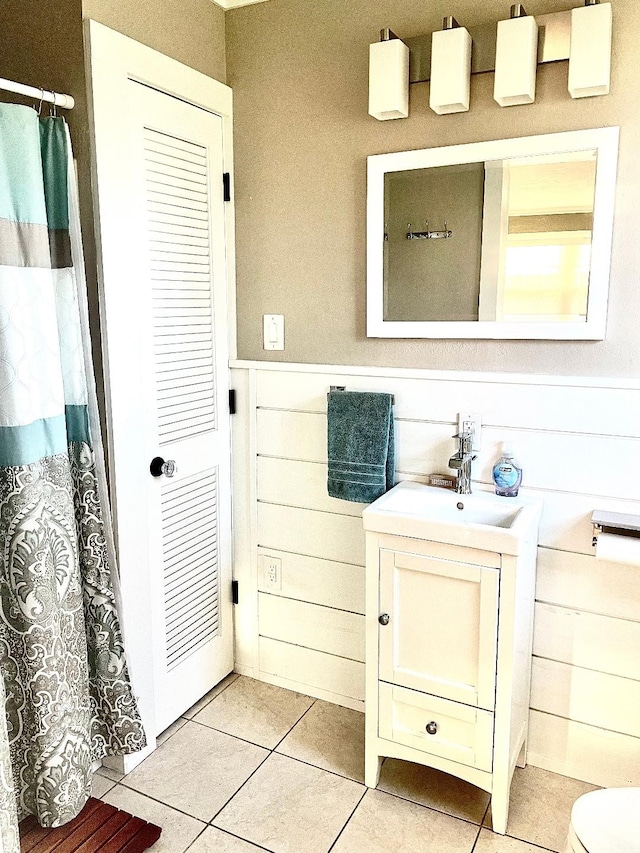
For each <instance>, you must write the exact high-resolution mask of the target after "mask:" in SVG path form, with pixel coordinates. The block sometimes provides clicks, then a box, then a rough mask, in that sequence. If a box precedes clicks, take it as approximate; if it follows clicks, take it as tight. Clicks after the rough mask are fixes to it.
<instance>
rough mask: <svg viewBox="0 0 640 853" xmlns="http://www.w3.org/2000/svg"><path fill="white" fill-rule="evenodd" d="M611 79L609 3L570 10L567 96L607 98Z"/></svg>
mask: <svg viewBox="0 0 640 853" xmlns="http://www.w3.org/2000/svg"><path fill="white" fill-rule="evenodd" d="M610 78H611V3H599V4H597V5H595V6H581V7H579V8H577V9H572V10H571V47H570V49H569V94H570V95H571V97H572V98H589V97H591V96H592V95H608V94H609V82H610Z"/></svg>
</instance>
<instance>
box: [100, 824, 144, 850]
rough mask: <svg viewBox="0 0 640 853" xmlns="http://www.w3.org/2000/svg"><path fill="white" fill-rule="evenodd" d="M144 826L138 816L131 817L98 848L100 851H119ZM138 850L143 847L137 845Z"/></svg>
mask: <svg viewBox="0 0 640 853" xmlns="http://www.w3.org/2000/svg"><path fill="white" fill-rule="evenodd" d="M145 826H146V823H145V822H144V821H143V820H140V818H139V817H131V815H129V820H128V821H127V822H126V823H125V825H124V826H123V827H121V829H119V830H118V832H116V834H115V835H113V836H112V837H111V838H110V839H109V840H108V841H107V843H106V844H104V845H103V846H102V847H100V848H99V850H100V853H120V851H121V850H122V848H123V847H124V846H125V844H128V843H129V841H131V839H132V838H135V836H136V835H137V834H138V832H139V831H140V830H141V829H143V828H144V827H145ZM138 849H139V850H144V847H139V848H138Z"/></svg>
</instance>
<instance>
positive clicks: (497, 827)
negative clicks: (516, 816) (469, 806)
mask: <svg viewBox="0 0 640 853" xmlns="http://www.w3.org/2000/svg"><path fill="white" fill-rule="evenodd" d="M508 817H509V789H508V788H507V791H506V793H499V792H498V791H494V792H493V794H492V795H491V823H492V829H493V831H494V832H497V833H498V835H506V832H507V820H508Z"/></svg>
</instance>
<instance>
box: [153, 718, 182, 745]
mask: <svg viewBox="0 0 640 853" xmlns="http://www.w3.org/2000/svg"><path fill="white" fill-rule="evenodd" d="M186 722H187V719H186V717H178V719H177V720H176V721H175V723H171V725H170V726H169V728H167V729H165V730H164V731H163V732H162V733H161V734H159V735H158V737H157V738H156V743H157V745H158V746H162V744H163V743H164V742H165V741H167V740H169V738H170V737H171V736H172V735H174V734H175V733H176V732H177V731H179V730H180V729H181V728H182V727H183V726H184V724H185V723H186Z"/></svg>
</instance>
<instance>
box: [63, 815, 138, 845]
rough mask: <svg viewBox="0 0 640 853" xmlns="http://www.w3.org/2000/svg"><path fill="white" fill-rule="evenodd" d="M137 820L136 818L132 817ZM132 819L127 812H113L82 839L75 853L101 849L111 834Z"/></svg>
mask: <svg viewBox="0 0 640 853" xmlns="http://www.w3.org/2000/svg"><path fill="white" fill-rule="evenodd" d="M133 819H134V820H138V818H133ZM130 820H132V818H131V815H130V814H127V812H120V811H116V812H114V813H113V814H112V815H111V817H109V818H107V820H106V821H105V822H104V823H103V824H101V825H100V826H99V827H98V828H97V830H96V831H95V832H94V833H93V835H92V836H91V837H90V838H87V840H86V841H83V842H82V844H81V845H80V846H79V847H78V849H77V850H76V853H93V851H94V850H100V851H101V850H102V848H103V845H104V844H106V843H107V841H109V839H110V838H112V836H114V835H115V834H116V832H118V830H120V829H122V827H123V826H124V825H125V824H126V823H128V822H129V821H130Z"/></svg>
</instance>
